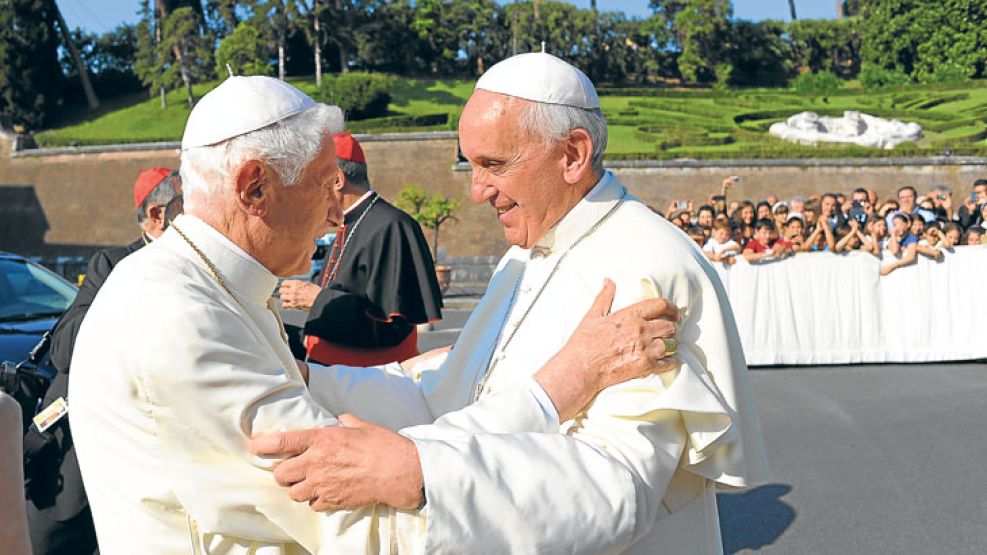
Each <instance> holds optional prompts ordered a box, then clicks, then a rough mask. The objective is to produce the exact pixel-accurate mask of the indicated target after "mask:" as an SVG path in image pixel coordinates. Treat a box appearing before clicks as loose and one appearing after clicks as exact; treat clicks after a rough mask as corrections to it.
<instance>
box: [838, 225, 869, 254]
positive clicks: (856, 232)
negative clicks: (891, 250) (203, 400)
mask: <svg viewBox="0 0 987 555" xmlns="http://www.w3.org/2000/svg"><path fill="white" fill-rule="evenodd" d="M836 235H837V241H836V249H834V251H833V252H837V253H840V252H850V251H855V250H862V251H867V252H869V253H871V254H880V251H878V250H876V248H875V246H874V244H873V243H872V242H871V240H870V238H869V237H867V236H866V235H864V233H863V232H862V231H861V230H860V223H859V222H858V221H857V220H855V219H853V218H850V219H849V220H847V224H846V225H841V226H840V227H838V228H837V229H836Z"/></svg>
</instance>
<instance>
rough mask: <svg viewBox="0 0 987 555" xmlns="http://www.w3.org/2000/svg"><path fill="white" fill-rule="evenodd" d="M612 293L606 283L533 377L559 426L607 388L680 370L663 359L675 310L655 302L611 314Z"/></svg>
mask: <svg viewBox="0 0 987 555" xmlns="http://www.w3.org/2000/svg"><path fill="white" fill-rule="evenodd" d="M616 291H617V286H616V285H614V283H613V282H612V281H610V280H606V282H605V283H604V285H603V290H602V291H600V294H599V295H598V296H597V297H596V300H595V301H594V302H593V306H591V307H590V309H589V311H588V312H587V313H586V316H585V317H584V318H583V320H582V322H580V324H579V327H577V328H576V330H575V331H574V332H573V334H572V336H571V337H570V338H569V341H568V342H567V343H566V344H565V346H564V347H562V350H561V351H559V352H558V353H557V354H556V355H555V356H554V357H552V359H551V360H549V361H548V363H546V364H545V366H543V367H542V368H541V369H540V370H538V372H536V373H535V375H534V378H535V380H536V381H538V383H539V384H541V386H542V388H543V389H544V390H545V392H546V393H547V394H548V396H549V398H551V399H552V402H553V403H554V404H555V408H556V410H557V411H558V413H559V420H560V421H561V422H565V421H567V420H570V419H571V418H572V417H574V416H575V415H576V413H577V412H578V411H579V410H580V409H582V408H583V407H585V406H586V405H587V404H589V402H590V401H592V400H593V398H594V397H595V396H596V395H597V394H598V393H599V392H600V391H603V390H604V389H606V388H608V387H610V386H611V385H614V384H618V383H621V382H625V381H627V380H631V379H634V378H640V377H642V376H647V375H649V374H652V373H655V372H667V371H669V370H675V369H677V368H678V367H679V361H678V359H676V358H675V357H669V356H666V353H665V343H664V342H663V341H662V340H661V339H662V338H671V337H674V336H675V332H676V326H675V323H676V322H677V321H678V320H679V311H678V309H677V308H676V307H675V306H674V305H673V304H672V303H671V302H670V301H668V300H666V299H661V298H659V299H648V300H645V301H641V302H638V303H636V304H633V305H631V306H628V307H627V308H624V309H621V310H618V311H617V312H614V313H613V314H610V308H611V305H612V304H613V298H614V294H615V293H616Z"/></svg>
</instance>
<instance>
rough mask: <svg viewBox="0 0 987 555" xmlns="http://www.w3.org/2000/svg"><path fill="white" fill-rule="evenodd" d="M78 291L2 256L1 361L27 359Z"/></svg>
mask: <svg viewBox="0 0 987 555" xmlns="http://www.w3.org/2000/svg"><path fill="white" fill-rule="evenodd" d="M77 291H78V289H77V288H76V286H75V285H72V284H71V283H69V282H68V281H66V280H65V279H63V278H62V277H61V276H59V275H58V274H56V273H54V272H52V271H51V270H48V269H47V268H45V267H43V266H40V265H38V264H35V263H34V262H31V261H30V260H27V259H26V258H24V257H22V256H17V255H14V254H9V253H4V252H0V361H3V360H8V361H11V362H20V361H22V360H24V359H26V358H27V355H28V353H30V352H31V349H32V348H33V347H34V346H35V345H37V343H38V341H40V340H41V337H42V336H43V335H44V333H45V332H46V331H48V330H50V329H51V328H52V327H53V326H54V325H55V322H56V321H57V320H58V317H59V316H61V314H62V312H64V311H65V309H66V308H68V307H69V305H70V304H72V301H73V300H74V299H75V294H76V292H77Z"/></svg>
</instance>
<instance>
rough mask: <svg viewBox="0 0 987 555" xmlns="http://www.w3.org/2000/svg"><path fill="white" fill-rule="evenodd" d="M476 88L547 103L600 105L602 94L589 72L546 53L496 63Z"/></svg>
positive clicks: (589, 107)
mask: <svg viewBox="0 0 987 555" xmlns="http://www.w3.org/2000/svg"><path fill="white" fill-rule="evenodd" d="M476 88H477V89H483V90H485V91H490V92H495V93H500V94H506V95H508V96H516V97H518V98H523V99H525V100H532V101H535V102H544V103H546V104H561V105H563V106H575V107H576V108H583V109H593V108H599V107H600V97H599V96H597V95H596V89H595V88H594V87H593V82H592V81H590V80H589V77H586V74H585V73H583V72H582V71H579V70H578V69H577V68H576V67H574V66H572V65H571V64H569V63H567V62H564V61H562V60H561V59H559V58H556V57H555V56H552V55H551V54H546V53H544V52H531V53H529V54H518V55H517V56H512V57H510V58H507V59H506V60H503V61H501V62H499V63H497V64H494V66H493V67H491V68H490V69H489V70H487V72H486V73H484V74H483V76H481V77H480V79H479V80H478V81H477V82H476Z"/></svg>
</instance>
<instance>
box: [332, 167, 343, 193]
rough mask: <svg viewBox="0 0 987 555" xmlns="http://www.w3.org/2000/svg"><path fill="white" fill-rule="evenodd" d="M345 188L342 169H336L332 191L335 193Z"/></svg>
mask: <svg viewBox="0 0 987 555" xmlns="http://www.w3.org/2000/svg"><path fill="white" fill-rule="evenodd" d="M344 187H346V174H345V173H343V170H342V168H337V169H336V182H335V183H333V184H332V189H333V190H334V191H336V192H339V191H342V190H343V188H344Z"/></svg>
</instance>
